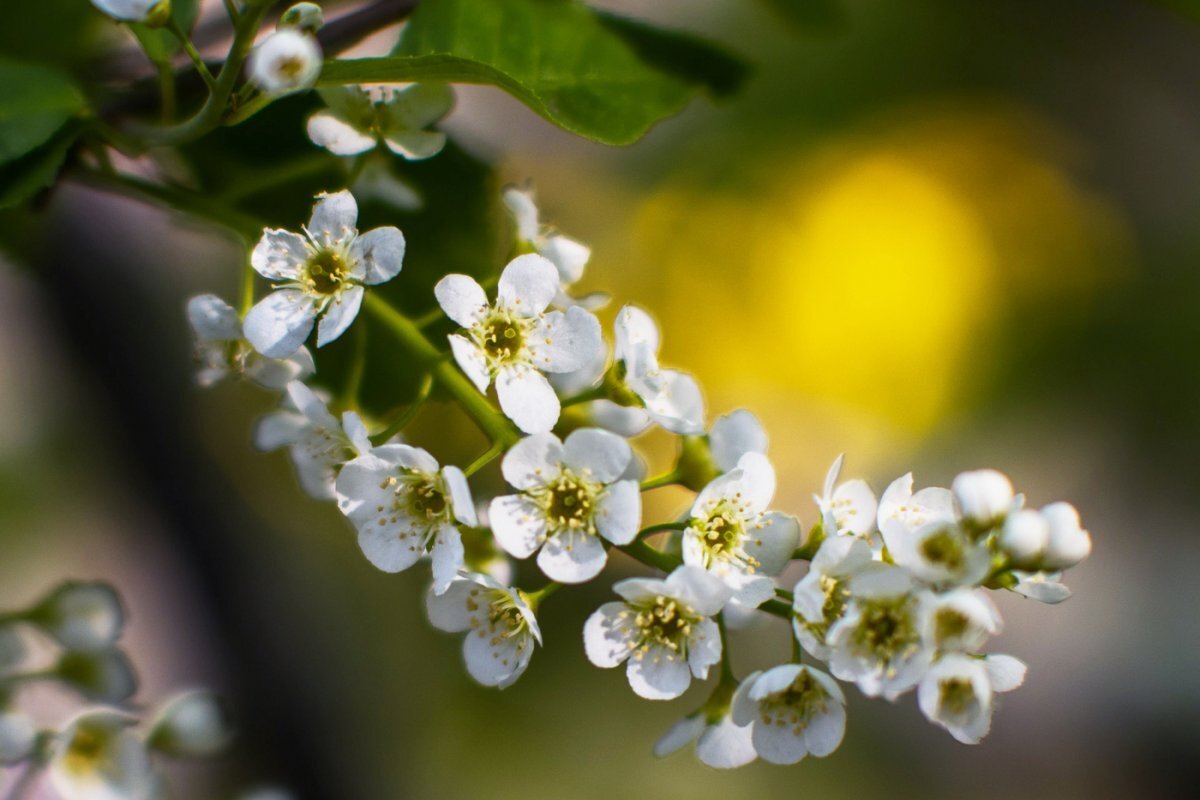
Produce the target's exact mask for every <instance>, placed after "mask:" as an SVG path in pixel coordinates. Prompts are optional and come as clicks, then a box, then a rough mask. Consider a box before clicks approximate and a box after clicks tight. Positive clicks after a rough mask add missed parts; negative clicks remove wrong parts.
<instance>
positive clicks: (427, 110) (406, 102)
mask: <svg viewBox="0 0 1200 800" xmlns="http://www.w3.org/2000/svg"><path fill="white" fill-rule="evenodd" d="M320 95H321V99H322V100H324V101H325V105H327V106H328V107H329V108H328V109H326V110H324V111H318V112H317V113H316V114H313V115H312V116H311V117H310V118H309V120H308V137H309V138H310V139H312V141H313V143H314V144H316V145H318V146H320V147H324V148H325V149H326V150H328V151H329V152H331V153H333V154H334V155H339V156H353V155H358V154H359V153H365V152H367V151H368V150H373V149H374V148H375V147H376V145H378V144H379V143H380V142H383V144H384V145H386V146H387V148H388V149H389V150H391V151H392V152H393V153H395V154H396V155H398V156H402V157H404V158H407V159H410V160H418V159H424V158H430V157H432V156H435V155H437V154H438V153H439V152H441V150H442V148H443V147H444V146H445V144H446V134H444V133H441V132H439V131H429V130H426V128H428V127H429V126H431V125H433V124H434V123H435V122H437V121H438V120H440V119H441V118H442V117H444V116H446V114H448V113H449V112H450V109H451V108H453V107H454V91H453V90H452V89H451V88H450V87H449V86H448V85H446V84H444V83H415V84H412V85H411V86H408V87H406V88H404V89H401V90H399V91H397V90H395V89H392V88H383V87H372V88H371V89H366V88H364V87H362V86H335V87H332V88H329V89H321V90H320Z"/></svg>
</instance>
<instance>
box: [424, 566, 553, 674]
mask: <svg viewBox="0 0 1200 800" xmlns="http://www.w3.org/2000/svg"><path fill="white" fill-rule="evenodd" d="M425 609H426V611H427V612H428V614H429V621H430V622H431V623H432V624H433V626H434V627H435V628H438V629H439V630H443V631H446V632H448V633H466V634H467V635H466V638H465V639H464V640H463V659H464V660H465V661H466V664H467V672H469V673H470V674H471V677H472V678H474V679H475V680H477V681H479V682H480V683H482V684H483V685H484V686H496V687H499V688H501V689H503V688H505V687H507V686H511V685H512V684H513V683H515V682H516V680H517V678H520V677H521V674H522V673H523V672H525V668H526V667H528V666H529V660H530V659H531V658H532V657H533V649H534V646H535V645H540V644H541V643H542V632H541V629H540V628H539V627H538V622H537V618H536V617H535V616H534V609H533V608H532V607H531V605H530V601H529V597H528V595H525V594H524V593H523V592H521V591H520V590H519V589H511V588H509V587H507V586H503V585H502V584H500V583H497V582H496V581H495V580H493V579H492V578H490V577H488V576H486V575H479V574H475V573H464V574H462V575H460V576H458V577H457V578H456V579H455V580H454V581H453V582H452V583H451V584H450V586H449V588H448V589H447V590H446V591H445V592H442V593H441V594H437V593H436V592H432V591H431V592H430V593H429V595H428V596H427V597H426V602H425Z"/></svg>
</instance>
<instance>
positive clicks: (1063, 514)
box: [1041, 503, 1092, 569]
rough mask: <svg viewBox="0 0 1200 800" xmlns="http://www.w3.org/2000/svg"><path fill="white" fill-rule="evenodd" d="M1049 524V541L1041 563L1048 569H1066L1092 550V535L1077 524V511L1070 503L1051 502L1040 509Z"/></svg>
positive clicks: (1085, 556) (1081, 559)
mask: <svg viewBox="0 0 1200 800" xmlns="http://www.w3.org/2000/svg"><path fill="white" fill-rule="evenodd" d="M1041 513H1042V516H1043V517H1045V518H1046V522H1047V523H1049V526H1050V541H1049V542H1048V544H1047V545H1046V554H1045V556H1043V558H1042V564H1043V565H1044V566H1046V567H1048V568H1050V569H1067V568H1068V567H1073V566H1075V565H1076V564H1078V563H1079V562H1080V561H1083V560H1084V559H1085V558H1087V557H1088V554H1089V553H1091V552H1092V537H1091V536H1090V535H1089V534H1088V532H1087V531H1085V530H1084V529H1083V528H1081V527H1080V526H1079V512H1078V511H1076V510H1075V506H1073V505H1071V504H1070V503H1051V504H1050V505H1048V506H1046V507H1045V508H1043V509H1042V512H1041Z"/></svg>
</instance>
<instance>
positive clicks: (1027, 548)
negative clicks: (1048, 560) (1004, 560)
mask: <svg viewBox="0 0 1200 800" xmlns="http://www.w3.org/2000/svg"><path fill="white" fill-rule="evenodd" d="M1049 543H1050V523H1049V522H1048V521H1047V520H1046V518H1045V517H1044V516H1042V515H1041V514H1039V513H1038V512H1036V511H1033V510H1030V509H1022V510H1020V511H1014V512H1013V513H1011V514H1009V515H1008V517H1006V518H1005V520H1004V527H1002V528H1001V529H1000V536H999V537H998V539H997V544H999V545H1000V549H1001V550H1003V551H1004V552H1005V553H1006V554H1007V555H1008V557H1009V558H1011V559H1012V561H1013V563H1014V564H1018V565H1021V566H1029V565H1037V563H1038V562H1039V561H1040V560H1041V558H1042V555H1043V554H1044V553H1045V552H1046V545H1048V544H1049Z"/></svg>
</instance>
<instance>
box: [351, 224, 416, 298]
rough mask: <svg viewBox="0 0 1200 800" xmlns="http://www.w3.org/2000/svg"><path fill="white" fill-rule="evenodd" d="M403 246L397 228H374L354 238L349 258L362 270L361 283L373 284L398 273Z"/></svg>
mask: <svg viewBox="0 0 1200 800" xmlns="http://www.w3.org/2000/svg"><path fill="white" fill-rule="evenodd" d="M404 248H405V243H404V234H403V233H401V232H400V229H399V228H393V227H391V226H388V227H384V228H375V229H374V230H369V231H367V232H366V233H364V234H363V235H362V236H360V237H358V238H357V239H355V240H354V246H353V247H351V248H350V259H351V260H352V261H355V262H356V263H357V264H358V267H359V268H360V269H361V270H362V273H363V275H362V281H363V283H366V284H369V285H371V286H374V285H376V284H379V283H383V282H385V281H390V280H391V279H392V278H394V277H396V276H397V275H399V274H400V269H401V268H402V267H403V266H404Z"/></svg>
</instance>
